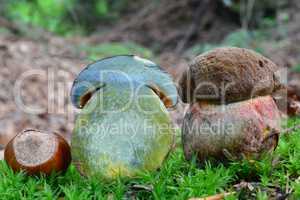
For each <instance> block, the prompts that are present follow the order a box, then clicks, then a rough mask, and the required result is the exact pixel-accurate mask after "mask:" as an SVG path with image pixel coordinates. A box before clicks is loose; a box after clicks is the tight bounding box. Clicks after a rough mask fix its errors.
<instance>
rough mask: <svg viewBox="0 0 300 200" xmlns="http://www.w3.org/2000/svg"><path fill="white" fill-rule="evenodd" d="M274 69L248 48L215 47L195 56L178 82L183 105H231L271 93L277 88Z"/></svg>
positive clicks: (267, 61) (273, 65)
mask: <svg viewBox="0 0 300 200" xmlns="http://www.w3.org/2000/svg"><path fill="white" fill-rule="evenodd" d="M277 70H278V67H277V66H276V65H275V64H274V63H273V62H272V61H271V60H269V59H267V58H265V57H264V56H262V55H260V54H258V53H256V52H254V51H252V50H248V49H243V48H236V47H224V48H217V49H214V50H212V51H209V52H207V53H204V54H201V55H199V56H197V57H196V58H195V59H194V60H193V61H192V62H191V63H190V65H189V68H188V69H187V71H186V72H185V73H184V74H183V75H182V77H181V79H180V81H179V87H180V90H181V92H180V95H181V98H182V100H183V102H185V103H191V102H196V101H199V100H209V101H215V102H216V103H231V102H236V101H241V100H246V99H250V98H252V97H257V96H265V95H269V94H272V93H273V92H274V91H275V90H276V89H277V88H279V87H280V82H279V78H278V77H277V75H276V74H275V72H276V71H277Z"/></svg>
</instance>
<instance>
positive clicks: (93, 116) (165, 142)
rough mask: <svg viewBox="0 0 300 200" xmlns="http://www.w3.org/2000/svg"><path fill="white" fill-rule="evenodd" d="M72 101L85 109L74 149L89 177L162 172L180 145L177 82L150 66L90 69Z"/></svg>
mask: <svg viewBox="0 0 300 200" xmlns="http://www.w3.org/2000/svg"><path fill="white" fill-rule="evenodd" d="M71 99H72V101H73V104H74V105H75V106H77V107H78V108H82V110H81V112H80V113H79V114H78V116H77V119H76V125H75V129H74V132H73V135H72V141H71V147H72V156H73V161H74V163H75V165H76V166H77V168H78V169H79V171H80V172H81V173H82V174H83V175H85V176H89V177H91V176H100V177H103V178H106V179H114V178H116V177H124V176H129V177H132V176H135V175H136V174H137V173H139V172H140V171H142V170H150V171H151V170H155V169H157V168H159V167H160V166H161V164H162V162H163V161H164V159H165V158H166V156H167V154H168V153H169V151H170V150H171V147H172V146H173V143H174V133H173V128H172V121H171V118H170V116H169V114H168V111H167V107H172V106H174V105H175V104H176V103H177V90H176V87H175V85H174V83H173V82H172V79H171V77H170V76H169V75H168V74H167V73H166V72H164V71H163V70H162V69H160V67H159V66H157V65H156V64H154V63H153V62H151V61H149V60H145V59H142V58H140V57H137V56H114V57H110V58H105V59H102V60H99V61H97V62H95V63H93V64H90V65H88V66H87V67H86V68H85V69H84V70H83V71H82V72H81V73H80V74H79V75H78V76H77V77H76V79H75V81H74V84H73V87H72V91H71Z"/></svg>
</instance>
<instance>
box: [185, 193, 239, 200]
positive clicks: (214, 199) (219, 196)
mask: <svg viewBox="0 0 300 200" xmlns="http://www.w3.org/2000/svg"><path fill="white" fill-rule="evenodd" d="M233 194H235V192H226V193H223V194H216V195H212V196H208V197H203V198H191V199H189V200H222V199H224V198H225V197H227V196H229V195H233Z"/></svg>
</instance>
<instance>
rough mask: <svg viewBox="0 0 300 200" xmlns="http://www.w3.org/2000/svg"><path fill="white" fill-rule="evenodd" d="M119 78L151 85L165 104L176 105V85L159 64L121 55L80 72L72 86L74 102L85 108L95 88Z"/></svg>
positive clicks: (106, 59)
mask: <svg viewBox="0 0 300 200" xmlns="http://www.w3.org/2000/svg"><path fill="white" fill-rule="evenodd" d="M118 79H120V80H122V81H124V80H125V79H126V80H127V81H128V82H138V83H140V84H141V85H145V84H146V85H148V86H149V87H150V88H152V89H153V91H154V92H155V93H156V94H157V95H158V96H159V97H160V99H161V100H162V101H163V102H164V104H165V105H166V107H173V106H175V105H176V103H177V98H178V94H177V89H176V87H175V84H174V83H173V80H172V78H171V76H170V75H169V74H168V73H167V72H165V71H164V70H162V69H161V68H160V66H158V65H156V64H155V63H153V62H151V61H150V60H146V59H144V58H140V57H138V56H134V55H119V56H113V57H108V58H104V59H101V60H99V61H96V62H94V63H92V64H90V65H88V66H87V67H86V68H84V69H83V70H82V71H81V72H80V73H79V75H78V76H77V77H76V79H75V81H74V83H73V86H72V89H71V100H72V103H73V105H74V106H76V107H77V108H83V106H84V104H85V103H86V102H87V101H88V100H89V99H90V98H91V96H92V94H93V93H94V92H95V91H97V90H99V89H100V88H103V87H105V86H106V85H109V84H111V83H112V82H115V81H119V80H118Z"/></svg>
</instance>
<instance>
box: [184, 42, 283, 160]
mask: <svg viewBox="0 0 300 200" xmlns="http://www.w3.org/2000/svg"><path fill="white" fill-rule="evenodd" d="M276 69H278V67H277V66H276V65H275V64H274V63H273V62H272V61H270V60H269V59H267V58H265V57H263V56H262V55H260V54H258V53H255V52H254V51H252V50H247V49H242V48H236V47H224V48H217V49H214V50H212V51H209V52H207V53H204V54H202V55H200V56H198V57H196V58H195V59H194V60H193V61H192V62H191V64H190V66H189V68H188V69H187V71H186V72H185V73H184V74H183V76H182V77H181V80H180V84H179V86H180V87H181V88H180V89H181V93H180V94H181V98H182V99H183V101H184V102H188V103H190V106H189V109H188V111H187V113H186V115H185V117H184V120H183V126H182V142H183V148H184V153H185V156H186V158H187V159H188V160H189V159H191V157H192V155H193V154H195V155H197V158H198V160H199V161H203V160H206V159H209V158H212V159H213V160H218V161H222V160H227V159H228V158H241V157H244V156H245V157H248V158H258V157H259V155H260V154H261V153H262V152H269V151H272V150H274V148H275V147H276V146H277V143H278V138H279V133H280V125H281V124H280V112H279V110H278V108H277V105H276V104H275V102H274V100H273V98H272V96H271V95H272V94H273V92H275V91H276V90H278V89H279V88H282V87H281V84H280V82H279V78H278V77H277V75H276Z"/></svg>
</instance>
